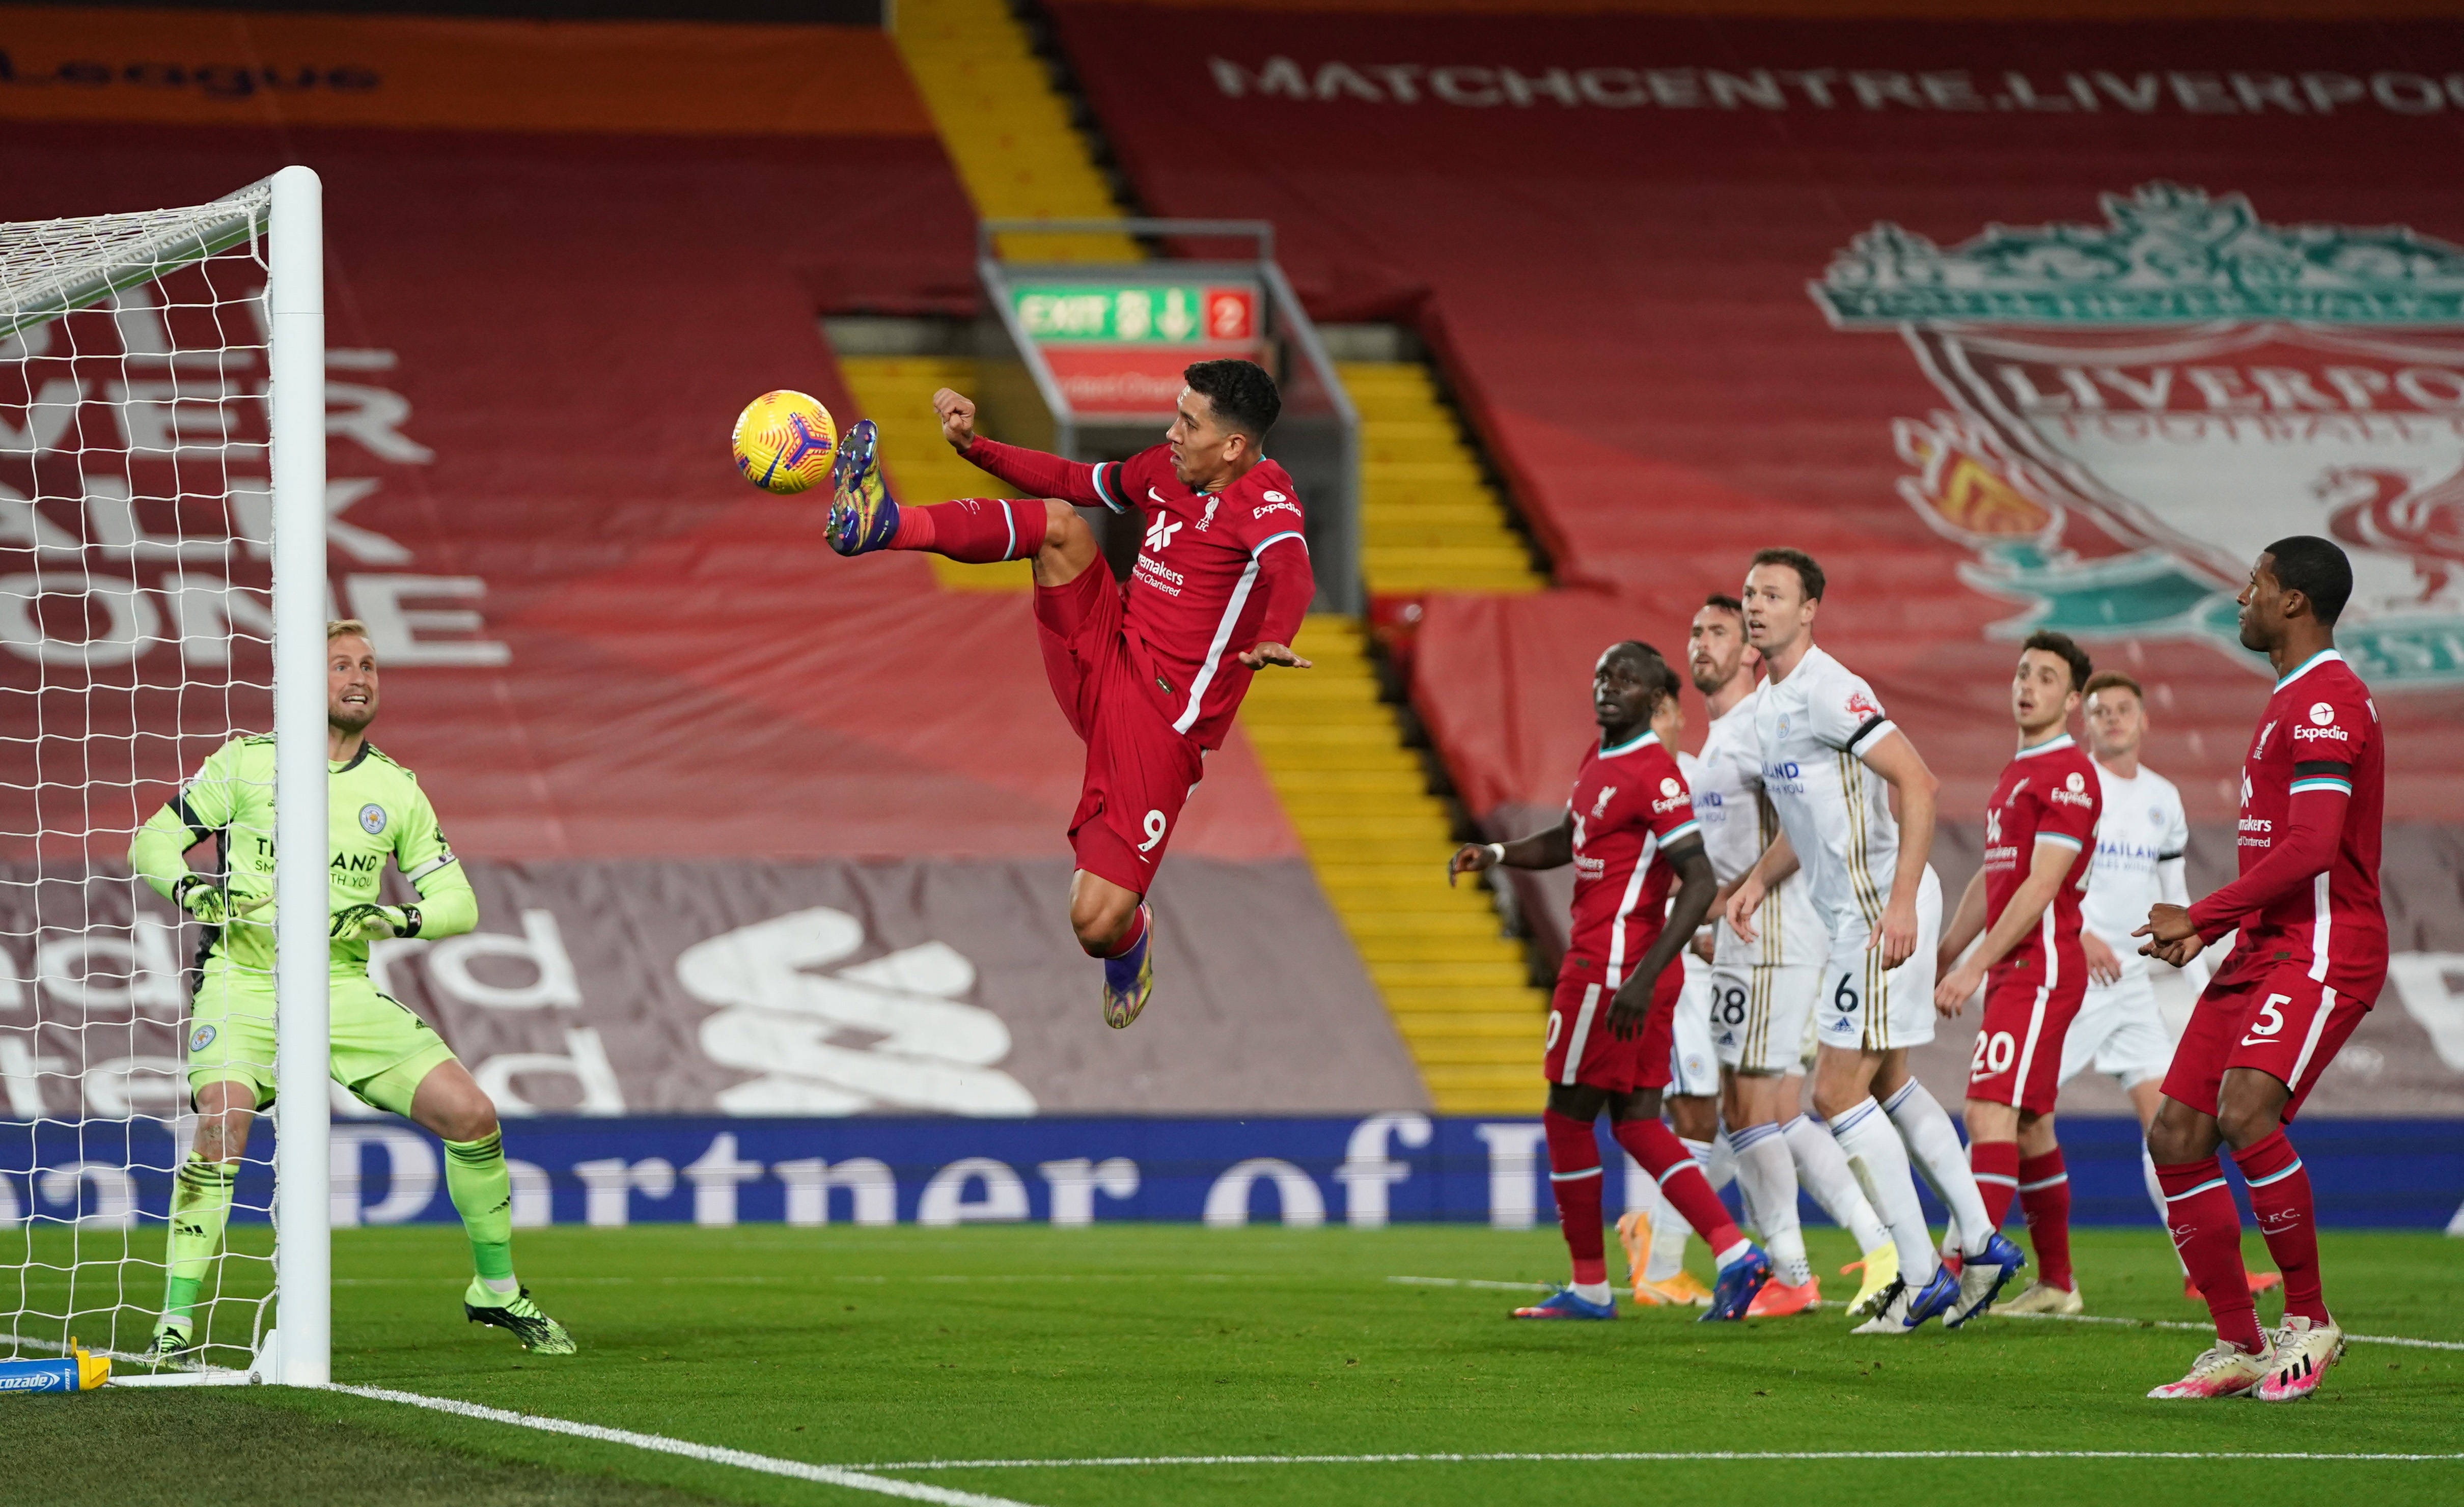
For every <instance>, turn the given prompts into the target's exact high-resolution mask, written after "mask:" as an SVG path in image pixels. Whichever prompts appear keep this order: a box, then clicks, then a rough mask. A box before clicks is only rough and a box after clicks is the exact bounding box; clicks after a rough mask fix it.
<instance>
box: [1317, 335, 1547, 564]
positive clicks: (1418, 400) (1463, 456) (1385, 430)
mask: <svg viewBox="0 0 2464 1507" xmlns="http://www.w3.org/2000/svg"><path fill="white" fill-rule="evenodd" d="M1336 370H1337V371H1338V372H1340V373H1341V375H1342V377H1343V385H1344V389H1345V390H1346V391H1347V392H1349V393H1351V394H1352V403H1353V407H1354V408H1356V409H1358V410H1359V413H1360V529H1361V536H1360V570H1361V574H1362V576H1363V577H1365V578H1366V579H1367V580H1368V582H1369V594H1370V595H1371V596H1373V597H1419V596H1424V595H1426V594H1427V593H1429V592H1433V591H1492V592H1529V591H1545V590H1547V589H1548V586H1549V582H1548V580H1547V579H1545V578H1544V577H1542V576H1541V575H1540V574H1539V572H1537V571H1535V570H1533V569H1532V568H1531V554H1530V551H1529V550H1528V549H1527V548H1525V546H1524V543H1523V540H1522V538H1521V536H1520V535H1516V534H1515V532H1514V530H1513V527H1512V523H1511V520H1510V517H1509V514H1508V513H1507V508H1506V501H1505V499H1504V498H1503V497H1501V496H1499V495H1498V493H1497V491H1496V489H1495V488H1493V487H1491V486H1490V485H1489V483H1488V479H1487V477H1486V476H1485V475H1484V474H1483V473H1482V470H1481V466H1480V460H1479V457H1478V455H1477V453H1476V452H1475V451H1474V450H1473V449H1472V448H1471V445H1470V443H1469V441H1468V440H1467V439H1466V438H1465V437H1464V435H1463V428H1462V426H1460V425H1458V424H1457V423H1456V422H1455V416H1454V413H1453V411H1452V410H1451V409H1449V408H1448V407H1447V406H1446V405H1445V404H1444V402H1443V401H1442V400H1441V398H1440V397H1439V393H1438V383H1437V379H1436V376H1435V374H1434V373H1432V372H1431V371H1430V370H1429V368H1428V367H1427V366H1426V365H1424V364H1423V363H1421V362H1419V361H1403V360H1395V361H1339V362H1337V363H1336Z"/></svg>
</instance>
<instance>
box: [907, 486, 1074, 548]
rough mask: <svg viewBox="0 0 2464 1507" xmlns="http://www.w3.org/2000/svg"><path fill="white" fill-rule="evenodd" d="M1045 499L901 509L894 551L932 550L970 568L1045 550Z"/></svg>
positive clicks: (981, 500) (967, 499)
mask: <svg viewBox="0 0 2464 1507" xmlns="http://www.w3.org/2000/svg"><path fill="white" fill-rule="evenodd" d="M1044 520H1045V506H1044V500H1043V499H1042V498H1040V497H1030V498H1027V499H1025V500H1023V501H1012V500H1004V499H1002V498H999V497H962V498H960V499H959V500H957V502H936V503H935V504H934V505H933V506H931V507H929V508H913V507H909V508H901V509H899V510H898V532H897V533H895V534H893V535H891V536H890V548H891V549H893V550H930V551H931V552H932V553H934V554H935V555H945V556H948V557H950V558H951V559H954V560H963V561H965V562H966V563H968V564H970V565H990V564H992V563H993V562H994V561H996V560H1020V559H1024V558H1026V557H1028V556H1030V555H1033V554H1034V553H1035V552H1036V551H1037V550H1039V549H1041V548H1043V546H1044Z"/></svg>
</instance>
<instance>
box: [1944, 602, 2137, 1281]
mask: <svg viewBox="0 0 2464 1507" xmlns="http://www.w3.org/2000/svg"><path fill="white" fill-rule="evenodd" d="M2094 669H2095V666H2093V665H2091V664H2090V663H2089V662H2088V657H2087V654H2086V652H2085V651H2084V650H2082V649H2081V648H2080V647H2079V645H2078V644H2074V643H2072V642H2071V640H2070V638H2069V637H2068V636H2067V635H2065V634H2060V633H2048V632H2037V633H2032V634H2030V635H2028V642H2027V643H2026V644H2024V645H2023V646H2022V647H2021V648H2020V650H2019V666H2018V668H2017V669H2016V670H2015V671H2014V672H2013V674H2012V677H2011V714H2012V718H2013V720H2014V721H2016V722H2017V723H2018V725H2019V752H2018V753H2014V754H2013V755H2012V756H2011V762H2010V763H2008V764H2006V765H2004V766H2003V769H2002V777H2001V778H2000V779H1999V780H1997V781H1995V782H1994V786H1993V794H1992V797H1991V798H1990V799H1989V800H1987V802H1986V805H1985V854H1984V860H1985V861H1984V863H1983V865H1982V866H1980V867H1979V868H1978V869H1977V871H1976V873H1975V875H1974V877H1972V878H1971V879H1969V882H1968V889H1967V891H1966V893H1964V894H1963V895H1961V896H1960V900H1959V909H1958V911H1957V912H1956V913H1954V914H1953V915H1952V917H1951V920H1950V923H1949V925H1947V926H1946V927H1944V928H1943V932H1942V944H1941V946H1940V948H1939V949H1938V950H1936V952H1935V954H1934V959H1935V966H1936V968H1937V969H1938V970H1939V971H1940V972H1941V974H1942V982H1941V983H1940V984H1938V985H1936V986H1935V987H1934V1005H1935V1007H1936V1008H1937V1009H1938V1010H1940V1011H1941V1012H1942V1014H1943V1015H1945V1016H1956V1015H1958V1014H1959V1013H1960V1012H1961V1011H1962V1010H1965V1009H1966V1008H1967V1007H1968V998H1969V995H1970V994H1975V993H1976V990H1977V986H1978V985H1980V984H1982V985H1983V986H1985V1018H1984V1020H1983V1022H1982V1023H1981V1024H1980V1025H1979V1026H1978V1027H1977V1031H1976V1050H1975V1053H1974V1055H1973V1056H1972V1057H1971V1058H1970V1059H1969V1066H1968V1112H1967V1118H1968V1164H1969V1168H1970V1170H1972V1171H1974V1172H1975V1174H1976V1188H1977V1191H1978V1192H1979V1193H1980V1194H1982V1195H1983V1196H1984V1199H1985V1213H1986V1217H1988V1218H1989V1219H1991V1220H1992V1221H1993V1223H1994V1225H1995V1227H1997V1228H1998V1227H1999V1226H2000V1225H2001V1223H2002V1221H2003V1219H2004V1218H2006V1217H2008V1215H2009V1214H2010V1212H2011V1200H2012V1199H2013V1197H2016V1196H2020V1190H2021V1189H2022V1188H2033V1189H2035V1190H2036V1196H2035V1197H2034V1198H2033V1199H2032V1200H2031V1201H2030V1202H2028V1203H2027V1205H2026V1208H2027V1210H2028V1233H2029V1234H2030V1236H2031V1237H2032V1238H2033V1240H2034V1243H2035V1248H2036V1269H2037V1271H2038V1272H2039V1273H2040V1274H2041V1275H2040V1276H2039V1277H2038V1278H2037V1281H2036V1283H2035V1285H2034V1286H2032V1287H2030V1288H2029V1289H2028V1291H2029V1293H2030V1294H2031V1295H2036V1294H2038V1293H2040V1292H2043V1293H2048V1294H2059V1295H2061V1296H2060V1298H2057V1299H2051V1300H2048V1299H2047V1298H2045V1297H2032V1302H2033V1306H2032V1308H2031V1309H2030V1310H2029V1311H2031V1312H2057V1313H2077V1312H2079V1293H2078V1290H2077V1284H2076V1283H2074V1282H2073V1281H2072V1279H2071V1252H2070V1242H2071V1230H2070V1199H2069V1194H2068V1190H2069V1184H2068V1182H2067V1181H2061V1182H2055V1181H2054V1180H2055V1179H2063V1178H2066V1177H2067V1174H2066V1173H2064V1172H2063V1170H2062V1149H2061V1147H2060V1145H2059V1144H2058V1143H2057V1141H2056V1140H2055V1136H2054V1101H2055V1099H2056V1098H2057V1096H2058V1095H2059V1094H2060V1092H2061V1072H2060V1070H2061V1063H2062V1052H2063V1045H2064V1042H2065V1041H2066V1040H2067V1039H2068V1037H2069V1035H2070V1029H2071V1022H2072V1021H2073V1020H2074V1019H2076V1018H2077V1017H2078V1016H2079V1001H2080V1000H2082V999H2084V998H2086V997H2087V983H2088V973H2087V957H2086V953H2085V952H2084V951H2083V950H2082V949H2081V947H2080V944H2079V931H2080V922H2079V901H2080V897H2081V895H2082V894H2083V893H2084V891H2085V890H2086V888H2087V883H2088V870H2089V866H2090V865H2091V864H2092V863H2094V862H2095V853H2094V851H2093V849H2094V847H2095V843H2096V834H2097V819H2098V818H2099V816H2101V814H2102V811H2103V807H2104V787H2103V784H2102V782H2101V781H2100V780H2099V779H2098V778H2097V775H2096V766H2095V765H2094V764H2093V763H2091V762H2089V760H2088V756H2087V754H2086V753H2084V752H2083V751H2082V750H2081V749H2080V748H2079V743H2078V740H2076V739H2074V738H2073V737H2072V736H2071V734H2070V717H2071V712H2072V711H2073V710H2075V709H2077V708H2078V706H2079V694H2080V692H2081V691H2082V690H2084V689H2085V688H2086V687H2087V679H2088V675H2089V674H2090V673H2091V672H2092V671H2093V670H2094ZM1980 932H1981V933H1983V935H1984V940H1983V941H1982V942H1980V943H1977V946H1976V949H1975V950H1974V951H1972V952H1970V951H1969V943H1971V942H1976V940H1977V936H1978V933H1980ZM1962 952H1968V954H1969V955H1968V956H1967V957H1966V958H1965V959H1962V958H1961V957H1960V954H1961V953H1962ZM2052 1189H2058V1190H2060V1191H2061V1194H2062V1196H2061V1197H2059V1198H2058V1199H2048V1198H2045V1197H2043V1196H2042V1195H2043V1194H2044V1193H2045V1192H2046V1191H2048V1190H2052ZM2002 1276H2003V1278H2005V1279H2006V1280H2007V1279H2008V1278H2009V1276H2010V1273H2009V1272H2008V1271H2007V1270H2006V1271H2005V1272H2003V1274H2002Z"/></svg>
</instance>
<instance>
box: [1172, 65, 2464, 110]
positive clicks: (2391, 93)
mask: <svg viewBox="0 0 2464 1507" xmlns="http://www.w3.org/2000/svg"><path fill="white" fill-rule="evenodd" d="M1206 67H1207V72H1208V73H1209V74H1210V75H1211V76H1213V77H1214V80H1215V88H1216V92H1217V93H1219V94H1220V95H1221V96H1222V97H1223V98H1227V99H1245V98H1253V97H1254V98H1262V99H1289V100H1299V101H1308V102H1316V103H1320V104H1325V103H1332V102H1336V101H1343V102H1356V103H1362V104H1397V105H1416V104H1419V103H1421V102H1422V101H1423V100H1435V101H1437V102H1439V103H1441V104H1449V105H1455V106H1458V107H1461V108H1465V109H1475V110H1485V109H1490V108H1494V107H1496V106H1498V105H1507V106H1510V107H1513V108H1518V109H1531V108H1535V107H1547V106H1551V105H1553V106H1556V107H1558V108H1561V109H1577V108H1582V107H1584V106H1590V107H1594V108H1598V109H1607V110H1630V109H1635V108H1638V107H1644V106H1649V107H1656V108H1659V109H1662V110H1705V109H1708V110H1725V111H1729V112H1735V111H1738V110H1792V109H1796V110H1845V109H1855V110H1862V111H1868V112H1881V111H1891V112H1896V111H1917V112H1923V113H1928V114H1973V113H1975V112H1979V111H2020V112H2025V113H2031V114H2050V115H2094V114H2097V113H2099V112H2101V111H2103V110H2106V109H2116V110H2120V111H2122V112H2123V113H2124V114H2127V115H2167V114H2173V115H2260V114H2268V113H2280V114H2285V115H2294V116H2302V117H2318V116H2330V115H2335V114H2337V113H2339V112H2340V111H2347V112H2348V111H2350V110H2352V109H2356V108H2358V109H2362V110H2378V111H2383V112H2385V113H2387V114H2391V115H2399V116H2428V115H2437V114H2440V113H2442V112H2444V111H2447V110H2450V109H2464V73H2450V74H2445V75H2441V76H2431V75H2429V74H2421V73H2412V72H2408V71H2404V70H2398V69H2389V70H2382V71H2379V72H2375V73H2371V74H2368V75H2366V76H2364V75H2357V74H2343V73H2324V72H2320V73H2303V74H2299V75H2284V74H2272V73H2253V72H2212V71H2203V70H2199V69H2176V70H2169V71H2167V72H2163V73H2145V72H2141V73H2128V74H2123V73H2116V72H2113V71H2112V70H2109V69H2085V70H2076V71H2070V72H2065V73H2062V74H2060V75H2057V76H2048V75H2041V74H2037V73H2034V72H2031V71H2029V70H2025V69H2010V68H2005V69H1991V68H1987V69H1981V70H1969V69H1957V68H1954V69H1908V70H1894V69H1863V68H1860V69H1848V70H1842V69H1837V68H1815V69H1774V68H1740V69H1716V68H1683V67H1664V68H1638V67H1617V66H1610V65H1606V64H1604V63H1595V64H1594V65H1592V66H1575V65H1574V64H1573V63H1572V62H1569V63H1567V64H1562V65H1559V66H1555V67H1544V68H1539V69H1535V70H1529V71H1526V70H1523V69H1518V68H1515V67H1513V66H1510V65H1496V66H1482V65H1477V64H1463V63H1455V64H1436V65H1432V64H1427V63H1361V62H1353V61H1349V60H1330V61H1326V62H1321V63H1317V64H1314V65H1304V64H1303V63H1301V62H1300V61H1298V60H1297V59H1294V58H1291V57H1286V56H1273V57H1268V58H1267V59H1265V62H1264V63H1263V64H1261V65H1259V66H1258V67H1257V68H1256V69H1254V70H1253V69H1251V68H1250V66H1249V65H1248V64H1246V63H1243V62H1236V61H1234V60H1233V59H1231V58H1227V57H1220V56H1218V57H1209V58H1208V59H1207V60H1206ZM1842 84H1844V85H1845V86H1846V87H1845V88H1842V87H1840V85H1842ZM1424 85H1425V87H1424Z"/></svg>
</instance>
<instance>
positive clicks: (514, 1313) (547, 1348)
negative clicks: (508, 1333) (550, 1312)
mask: <svg viewBox="0 0 2464 1507" xmlns="http://www.w3.org/2000/svg"><path fill="white" fill-rule="evenodd" d="M477 1300H485V1301H477ZM462 1315H463V1317H464V1318H466V1319H468V1320H470V1321H472V1322H473V1323H492V1324H495V1326H496V1327H497V1328H499V1329H511V1330H512V1331H513V1332H514V1338H515V1339H517V1340H519V1341H520V1342H522V1348H523V1349H525V1350H528V1351H530V1352H531V1353H532V1354H534V1355H572V1354H574V1353H576V1352H577V1351H579V1350H580V1349H581V1348H582V1346H580V1345H578V1344H576V1343H573V1336H572V1335H570V1334H567V1333H566V1332H565V1328H564V1325H562V1324H561V1323H559V1322H557V1321H555V1320H553V1319H551V1318H549V1317H548V1316H547V1315H545V1314H543V1313H541V1312H539V1304H537V1303H535V1302H532V1301H531V1290H530V1289H529V1288H527V1287H525V1288H523V1289H522V1290H521V1291H520V1292H518V1293H517V1294H515V1295H514V1297H513V1299H512V1300H510V1301H500V1300H498V1299H497V1297H496V1295H495V1293H492V1292H490V1291H488V1289H487V1288H486V1286H484V1285H483V1284H482V1283H481V1282H480V1281H479V1280H478V1278H472V1281H471V1286H470V1289H469V1291H467V1292H465V1293H464V1294H463V1295H462Z"/></svg>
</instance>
